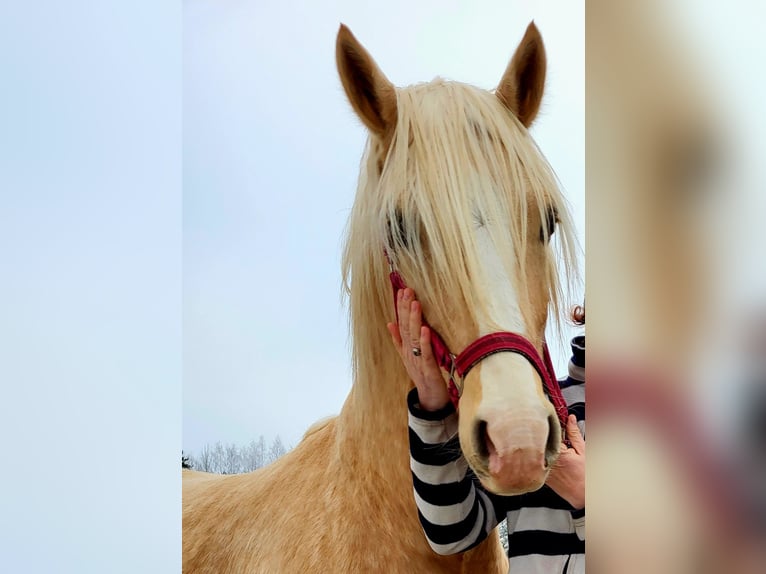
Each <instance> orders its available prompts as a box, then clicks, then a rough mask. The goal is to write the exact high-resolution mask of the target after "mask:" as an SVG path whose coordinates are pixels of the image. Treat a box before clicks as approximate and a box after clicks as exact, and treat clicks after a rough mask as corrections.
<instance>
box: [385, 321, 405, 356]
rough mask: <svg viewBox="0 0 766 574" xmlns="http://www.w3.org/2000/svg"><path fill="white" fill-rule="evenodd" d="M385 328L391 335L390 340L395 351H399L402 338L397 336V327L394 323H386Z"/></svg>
mask: <svg viewBox="0 0 766 574" xmlns="http://www.w3.org/2000/svg"><path fill="white" fill-rule="evenodd" d="M386 328H387V329H388V332H389V333H391V340H392V341H393V342H394V346H395V347H396V350H397V351H401V349H402V336H401V335H400V334H399V325H397V324H396V323H388V324H386Z"/></svg>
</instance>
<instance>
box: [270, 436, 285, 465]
mask: <svg viewBox="0 0 766 574" xmlns="http://www.w3.org/2000/svg"><path fill="white" fill-rule="evenodd" d="M285 452H287V451H286V450H285V445H283V444H282V439H281V438H279V435H277V436H276V437H275V438H274V442H273V443H271V448H270V449H269V464H271V463H272V462H274V461H275V460H277V459H278V458H279V457H280V456H282V455H283V454H285Z"/></svg>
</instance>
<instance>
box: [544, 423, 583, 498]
mask: <svg viewBox="0 0 766 574" xmlns="http://www.w3.org/2000/svg"><path fill="white" fill-rule="evenodd" d="M567 436H568V437H569V441H570V442H571V443H572V448H568V447H566V446H565V445H564V444H563V443H562V445H561V454H559V458H558V460H557V461H556V462H555V463H554V465H553V468H552V469H551V472H550V474H548V480H546V481H545V484H547V485H548V486H549V487H551V488H552V489H553V491H554V492H555V493H556V494H558V495H559V496H560V497H561V498H563V499H564V500H566V501H567V502H568V503H569V504H571V505H572V506H573V507H575V508H576V509H578V510H579V509H581V508H585V439H584V438H583V437H582V434H580V427H578V426H577V419H576V418H575V416H574V415H569V418H568V419H567Z"/></svg>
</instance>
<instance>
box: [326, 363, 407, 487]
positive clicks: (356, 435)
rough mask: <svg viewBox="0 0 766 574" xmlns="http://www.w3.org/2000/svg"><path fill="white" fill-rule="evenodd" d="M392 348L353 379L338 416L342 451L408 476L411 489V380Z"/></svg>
mask: <svg viewBox="0 0 766 574" xmlns="http://www.w3.org/2000/svg"><path fill="white" fill-rule="evenodd" d="M391 351H392V353H391V354H388V353H384V355H386V356H385V357H383V358H380V359H379V360H377V361H374V362H373V363H371V364H373V365H374V368H372V369H369V368H368V369H365V371H366V374H364V373H360V374H359V375H358V378H357V380H355V381H354V386H353V388H352V390H351V393H350V394H349V396H348V399H347V400H346V403H345V404H344V406H343V410H342V411H341V414H340V417H339V423H340V424H339V437H338V438H339V441H340V442H339V446H340V450H341V453H340V454H341V456H342V457H343V458H344V459H345V460H347V461H348V460H349V459H350V460H354V461H355V462H357V463H358V464H363V465H364V467H365V468H368V469H370V470H372V471H380V472H381V473H383V474H384V475H386V476H390V475H391V474H392V473H395V474H402V475H403V476H406V480H405V482H404V485H405V486H407V489H406V490H407V491H409V490H410V489H411V486H410V484H409V443H408V434H407V392H408V390H409V388H411V385H412V383H411V382H410V381H409V379H408V377H407V375H406V373H405V371H404V369H403V368H402V367H401V363H400V359H399V357H398V356H397V355H396V354H395V351H394V350H393V348H392V349H391Z"/></svg>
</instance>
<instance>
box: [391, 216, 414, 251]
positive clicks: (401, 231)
mask: <svg viewBox="0 0 766 574" xmlns="http://www.w3.org/2000/svg"><path fill="white" fill-rule="evenodd" d="M388 244H389V245H390V246H391V247H396V246H397V245H399V246H402V247H404V248H407V247H409V245H410V240H409V235H408V233H407V227H406V225H405V223H404V216H403V215H402V212H401V211H400V210H398V209H397V210H396V215H395V217H394V220H393V221H392V220H391V219H390V218H389V220H388Z"/></svg>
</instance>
